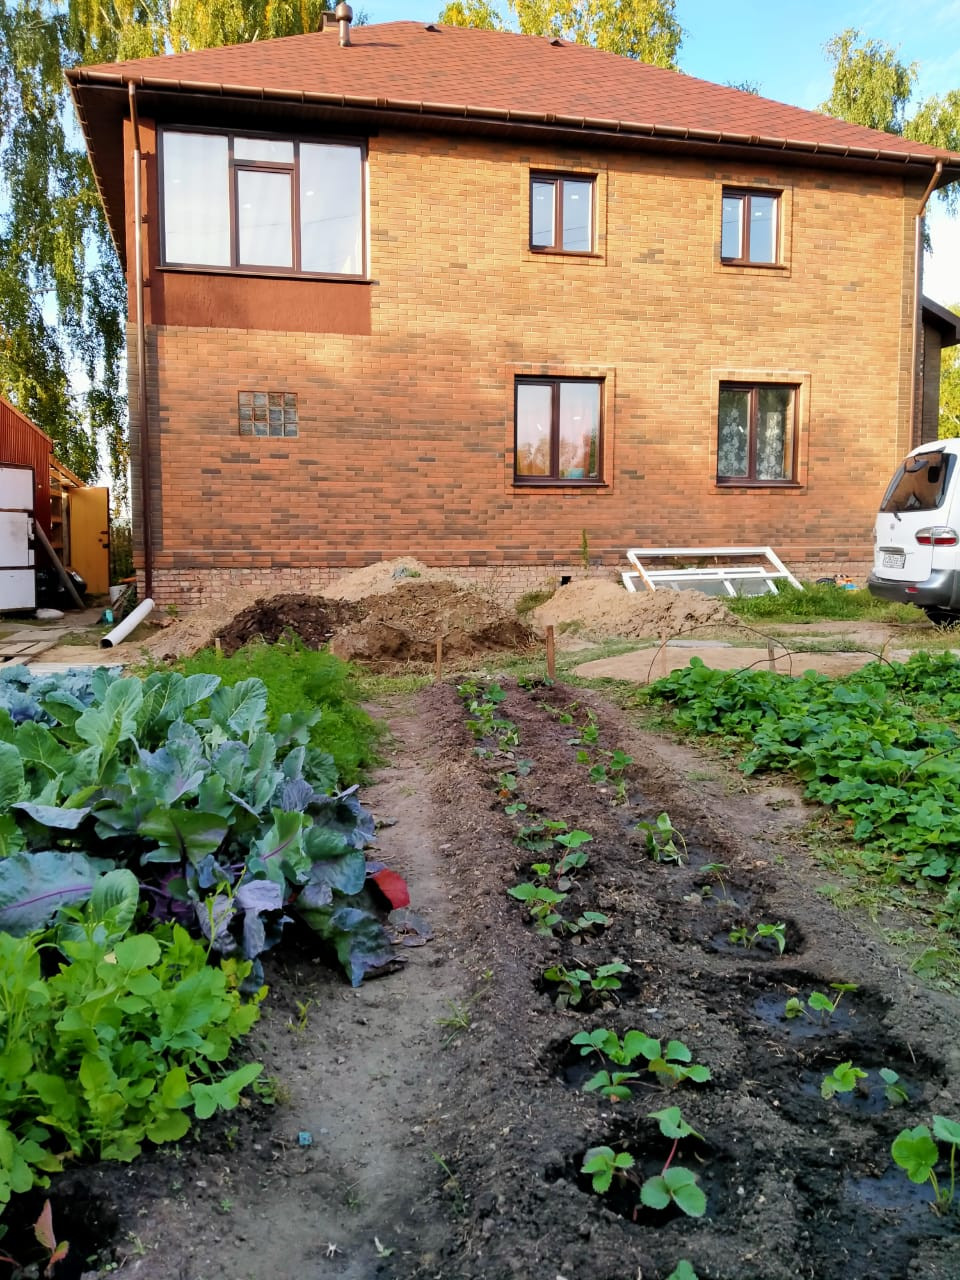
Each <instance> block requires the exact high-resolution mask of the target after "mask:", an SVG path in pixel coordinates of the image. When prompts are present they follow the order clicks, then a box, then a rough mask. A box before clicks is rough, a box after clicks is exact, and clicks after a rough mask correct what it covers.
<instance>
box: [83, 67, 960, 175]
mask: <svg viewBox="0 0 960 1280" xmlns="http://www.w3.org/2000/svg"><path fill="white" fill-rule="evenodd" d="M67 79H68V80H69V81H70V83H71V85H73V86H74V87H75V88H79V87H81V86H83V85H89V86H90V87H95V86H99V87H103V88H109V87H111V86H115V87H120V86H121V85H122V86H127V85H132V84H136V85H138V86H139V88H140V89H142V90H147V91H149V92H154V93H187V94H199V95H204V96H207V97H220V98H231V97H232V98H250V99H258V100H260V101H262V102H281V101H283V102H295V103H298V104H301V105H304V106H307V105H316V106H325V107H339V108H343V109H347V108H353V109H359V110H368V111H396V112H399V113H403V114H408V115H421V116H422V115H436V116H447V117H459V118H461V119H467V120H476V121H477V122H478V123H479V122H482V121H489V122H491V123H493V122H496V123H500V124H504V123H508V124H519V125H522V124H534V125H536V124H546V125H550V126H553V127H559V128H566V129H572V130H576V131H578V132H584V131H587V130H593V131H599V132H602V133H610V134H621V135H630V136H640V137H650V138H664V139H670V140H672V141H677V140H679V141H689V142H708V143H715V144H720V145H728V146H730V145H732V146H741V147H746V146H754V147H763V148H766V149H772V150H777V151H790V152H801V153H802V154H804V155H808V156H820V155H824V156H837V157H841V158H844V159H851V160H868V161H869V160H874V161H877V160H879V161H884V162H887V163H891V162H893V163H896V162H899V163H901V164H923V165H928V164H930V162H931V161H932V160H934V159H936V152H934V151H933V150H932V148H931V149H928V150H926V151H923V152H913V151H900V150H890V149H887V148H882V147H860V146H846V145H844V144H841V143H836V142H811V141H810V140H809V139H796V138H779V137H770V136H766V135H763V134H746V133H731V132H727V131H725V130H722V129H691V128H688V127H686V126H682V125H671V124H653V123H648V122H643V121H638V122H635V121H629V120H616V119H610V118H606V119H605V118H603V117H599V116H597V117H593V116H566V115H558V114H556V113H554V112H540V111H511V110H509V109H507V108H498V107H473V106H470V105H469V104H464V103H452V102H428V101H426V100H417V99H404V98H380V97H372V96H369V97H365V96H361V95H353V94H344V93H317V92H310V91H308V90H304V89H300V90H294V91H293V92H291V91H290V90H287V89H272V88H266V87H264V86H263V85H243V84H220V83H217V82H215V81H209V80H208V81H202V80H196V81H193V80H173V79H162V78H160V77H147V76H142V75H141V76H135V77H132V78H128V79H124V78H123V76H122V75H121V74H120V73H119V72H111V71H95V70H92V69H89V68H84V67H75V68H72V69H71V70H70V71H68V72H67ZM947 158H948V159H955V157H954V156H952V155H951V156H948V157H947ZM941 168H942V166H941Z"/></svg>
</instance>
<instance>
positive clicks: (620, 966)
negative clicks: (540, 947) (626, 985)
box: [543, 960, 631, 1009]
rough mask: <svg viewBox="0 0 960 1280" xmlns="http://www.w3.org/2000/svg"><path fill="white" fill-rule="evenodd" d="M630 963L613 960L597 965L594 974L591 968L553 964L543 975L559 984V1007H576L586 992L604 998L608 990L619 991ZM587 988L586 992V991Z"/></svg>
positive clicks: (548, 980)
mask: <svg viewBox="0 0 960 1280" xmlns="http://www.w3.org/2000/svg"><path fill="white" fill-rule="evenodd" d="M630 972H631V969H630V966H629V965H628V964H624V963H623V962H622V961H621V960H612V961H611V962H610V963H609V964H601V965H598V966H597V971H596V973H594V974H593V975H592V976H591V974H590V971H589V969H567V968H565V967H564V966H563V965H562V964H559V965H551V966H550V968H548V969H544V971H543V976H544V979H545V980H546V981H547V982H555V983H556V984H557V998H556V1005H557V1008H558V1009H565V1008H567V1007H570V1008H575V1007H576V1006H577V1005H578V1004H580V1002H581V1001H582V1000H583V998H584V995H585V994H593V995H596V996H599V997H600V999H603V998H604V993H605V992H608V991H619V990H620V988H621V987H622V986H623V983H622V982H621V981H620V978H621V976H622V975H623V974H626V973H630ZM584 988H586V989H587V990H586V992H585V991H584Z"/></svg>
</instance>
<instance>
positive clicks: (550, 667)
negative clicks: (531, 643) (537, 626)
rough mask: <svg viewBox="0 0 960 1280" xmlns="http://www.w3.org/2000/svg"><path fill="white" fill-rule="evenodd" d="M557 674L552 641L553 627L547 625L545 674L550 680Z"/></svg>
mask: <svg viewBox="0 0 960 1280" xmlns="http://www.w3.org/2000/svg"><path fill="white" fill-rule="evenodd" d="M556 674H557V655H556V649H555V647H554V642H553V627H547V675H548V676H549V677H550V679H551V680H552V679H553V678H554V676H555V675H556Z"/></svg>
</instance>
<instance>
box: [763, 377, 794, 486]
mask: <svg viewBox="0 0 960 1280" xmlns="http://www.w3.org/2000/svg"><path fill="white" fill-rule="evenodd" d="M790 403H791V392H790V390H789V388H787V387H760V388H758V391H757V479H758V480H786V479H787V478H788V475H789V472H788V467H787V463H788V456H789V450H788V444H789V440H788V433H787V422H788V410H789V408H790Z"/></svg>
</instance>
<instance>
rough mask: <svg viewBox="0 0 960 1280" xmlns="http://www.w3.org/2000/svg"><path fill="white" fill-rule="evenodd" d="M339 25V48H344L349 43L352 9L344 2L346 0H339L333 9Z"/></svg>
mask: <svg viewBox="0 0 960 1280" xmlns="http://www.w3.org/2000/svg"><path fill="white" fill-rule="evenodd" d="M333 16H334V17H335V18H336V20H337V23H338V25H339V27H340V48H341V49H345V48H346V47H347V46H348V45H349V43H350V23H351V22H352V21H353V10H352V9H351V8H350V6H349V5H348V4H347V3H346V0H340V3H339V4H338V5H337V7H336V9H334V11H333Z"/></svg>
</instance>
